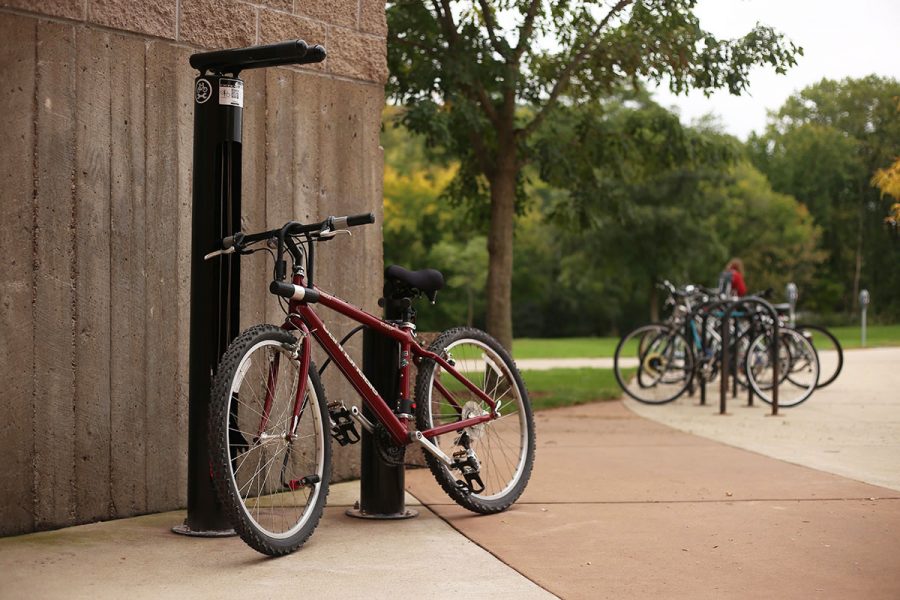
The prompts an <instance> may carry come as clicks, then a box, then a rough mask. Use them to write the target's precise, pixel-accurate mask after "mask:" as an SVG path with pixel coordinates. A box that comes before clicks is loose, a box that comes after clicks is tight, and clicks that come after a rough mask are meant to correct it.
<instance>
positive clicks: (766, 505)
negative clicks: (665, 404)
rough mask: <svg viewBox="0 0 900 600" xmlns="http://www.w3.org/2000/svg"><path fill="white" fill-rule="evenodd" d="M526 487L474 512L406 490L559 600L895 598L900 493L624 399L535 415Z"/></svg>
mask: <svg viewBox="0 0 900 600" xmlns="http://www.w3.org/2000/svg"><path fill="white" fill-rule="evenodd" d="M536 419H537V425H536V429H537V435H538V438H537V440H538V442H537V443H538V446H537V455H536V461H535V468H534V473H533V475H532V478H531V482H530V483H529V485H528V488H527V490H526V491H525V493H524V495H523V496H522V498H521V499H520V501H519V502H518V503H517V504H516V505H514V506H513V507H512V508H511V509H510V510H509V511H507V512H505V513H501V514H498V515H493V516H489V517H482V516H477V515H474V514H472V513H470V512H468V511H466V510H465V509H462V508H460V507H458V506H457V505H456V504H453V503H452V502H450V501H449V500H448V499H447V497H446V496H445V495H444V494H443V493H442V491H441V490H440V488H439V487H438V486H437V484H436V483H435V482H434V479H433V477H432V476H431V473H430V472H428V471H427V470H418V471H412V472H409V473H407V478H406V482H407V489H408V491H410V492H411V493H412V494H414V495H415V496H416V498H418V499H419V500H420V501H421V502H422V503H423V504H424V505H426V506H428V507H429V508H430V509H431V510H433V511H435V512H436V513H437V514H439V515H440V516H441V517H443V518H444V519H445V520H447V521H448V522H449V523H450V524H451V525H452V526H453V527H455V528H456V529H457V530H458V531H460V532H461V533H463V534H464V535H465V536H466V537H468V538H469V539H471V540H473V541H474V542H476V543H477V544H479V545H480V546H482V547H483V548H485V549H487V550H488V551H490V552H491V553H492V554H494V555H495V556H497V557H498V558H500V559H501V560H502V561H503V562H505V563H506V564H508V565H510V566H511V567H513V568H514V569H516V570H517V571H519V572H520V573H522V574H523V575H525V576H526V577H528V578H529V579H531V580H532V581H534V582H536V583H538V584H539V585H541V586H542V587H544V588H545V589H547V590H549V591H550V592H552V593H554V594H556V595H558V596H560V597H562V598H584V599H595V598H691V599H696V598H748V599H749V598H797V599H805V598H841V599H842V598H872V599H874V598H884V599H896V598H898V597H900V495H898V494H897V493H896V492H894V491H892V490H888V489H885V488H881V487H876V486H872V485H868V484H864V483H860V482H857V481H852V480H849V479H844V478H843V477H839V476H837V475H832V474H829V473H823V472H821V471H816V470H813V469H809V468H806V467H801V466H798V465H793V464H789V463H785V462H782V461H779V460H776V459H773V458H768V457H765V456H762V455H759V454H755V453H752V452H748V451H746V450H740V449H737V448H733V447H730V446H726V445H723V444H720V443H718V442H713V441H710V440H707V439H703V438H699V437H696V436H693V435H689V434H686V433H683V432H680V431H677V430H675V429H671V428H669V427H666V426H664V425H660V424H658V423H654V422H652V421H649V420H646V419H644V418H641V417H639V416H637V415H635V414H634V413H632V412H630V411H628V410H627V409H626V408H625V407H624V406H623V405H622V404H621V403H620V402H608V403H595V404H590V405H585V406H577V407H571V408H564V409H558V410H550V411H542V412H539V413H537V415H536Z"/></svg>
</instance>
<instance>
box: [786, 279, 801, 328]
mask: <svg viewBox="0 0 900 600" xmlns="http://www.w3.org/2000/svg"><path fill="white" fill-rule="evenodd" d="M785 292H786V293H787V299H788V304H789V305H790V312H789V313H788V318H789V321H788V323H789V324H790V326H791V327H793V326H794V325H796V321H797V318H796V310H797V300H798V299H799V298H800V290H799V289H797V284H796V283H794V282H793V281H792V282H790V283H789V284H787V287H785Z"/></svg>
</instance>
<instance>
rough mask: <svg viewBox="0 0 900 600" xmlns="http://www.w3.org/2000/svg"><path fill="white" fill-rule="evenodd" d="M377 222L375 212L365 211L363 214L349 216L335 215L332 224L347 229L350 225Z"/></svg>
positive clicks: (336, 227)
mask: <svg viewBox="0 0 900 600" xmlns="http://www.w3.org/2000/svg"><path fill="white" fill-rule="evenodd" d="M374 222H375V213H363V214H361V215H350V216H348V217H333V218H332V219H331V226H332V227H333V228H334V229H347V228H348V227H356V226H357V225H368V224H369V223H374Z"/></svg>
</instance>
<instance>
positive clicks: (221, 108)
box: [174, 74, 244, 536]
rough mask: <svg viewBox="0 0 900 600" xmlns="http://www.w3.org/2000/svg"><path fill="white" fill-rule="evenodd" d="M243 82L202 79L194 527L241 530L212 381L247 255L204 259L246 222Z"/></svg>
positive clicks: (192, 412) (193, 363)
mask: <svg viewBox="0 0 900 600" xmlns="http://www.w3.org/2000/svg"><path fill="white" fill-rule="evenodd" d="M243 85H244V84H243V82H242V81H241V80H240V79H239V78H237V77H224V76H221V75H206V74H201V75H200V76H198V77H197V79H196V80H195V82H194V171H193V175H194V181H193V207H192V212H191V214H192V219H193V220H192V227H191V328H190V370H189V377H190V385H189V394H190V398H189V410H188V435H189V437H188V489H187V496H188V498H187V499H188V507H187V519H185V521H184V524H183V525H181V526H179V527H175V528H174V531H176V532H177V533H183V534H186V535H197V536H221V535H233V534H234V531H233V530H232V529H231V525H230V524H229V523H228V520H227V519H226V518H225V515H224V514H223V513H222V510H221V507H220V506H219V503H218V500H217V499H216V495H215V490H214V489H213V484H212V480H211V478H210V472H209V465H210V459H209V448H208V445H207V441H206V440H207V435H206V430H207V420H208V416H209V402H210V385H211V382H212V377H213V374H214V372H215V369H216V365H217V364H218V362H219V359H220V358H221V356H222V354H223V353H224V352H225V348H226V347H227V346H228V344H229V343H230V342H231V341H232V340H233V339H234V338H235V337H236V336H237V334H238V330H239V327H240V305H239V303H240V262H239V261H238V259H237V258H235V257H232V256H223V257H220V258H217V259H215V260H211V261H204V260H203V256H204V255H205V254H207V253H208V252H211V251H213V250H215V249H216V248H218V247H219V246H220V244H221V240H222V238H224V237H225V236H228V235H231V234H232V233H234V232H235V231H237V230H239V229H240V218H241V125H242V117H243Z"/></svg>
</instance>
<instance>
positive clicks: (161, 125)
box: [0, 0, 385, 535]
mask: <svg viewBox="0 0 900 600" xmlns="http://www.w3.org/2000/svg"><path fill="white" fill-rule="evenodd" d="M364 3H365V4H372V3H371V2H364ZM70 4H71V6H70ZM140 4H148V5H159V6H161V5H163V4H165V5H166V6H168V4H167V3H166V2H165V1H163V0H159V1H157V2H149V3H142V2H135V1H132V0H127V1H126V0H117V1H113V0H110V1H99V0H96V1H95V0H90V1H89V2H86V3H85V2H83V1H79V2H78V3H67V2H66V1H65V0H58V1H52V2H46V3H37V4H35V3H31V2H21V1H19V0H0V39H2V40H3V43H2V44H0V65H2V69H3V93H2V94H0V120H2V123H0V125H2V126H0V131H2V133H0V135H2V140H0V141H2V143H0V177H2V181H3V193H2V214H3V218H4V222H3V224H4V233H3V235H0V286H2V287H0V291H2V311H0V359H2V366H3V369H2V371H0V389H2V390H3V395H2V397H0V454H2V456H3V457H4V458H3V460H2V461H0V535H9V534H13V533H20V532H26V531H32V530H39V529H47V528H52V527H59V526H64V525H71V524H75V523H83V522H88V521H93V520H98V519H109V518H117V517H124V516H130V515H136V514H142V513H147V512H154V511H162V510H171V509H174V508H179V507H182V506H184V505H185V503H186V490H187V483H186V471H187V465H186V462H187V441H188V440H187V414H188V397H187V396H188V381H187V376H188V368H187V366H188V365H187V361H188V331H189V327H188V325H189V323H188V319H189V300H190V286H189V278H190V239H191V238H190V236H191V162H192V139H193V80H194V76H195V75H196V73H194V72H193V71H192V69H191V68H190V67H189V65H188V57H189V56H190V55H191V54H192V53H193V52H196V51H198V50H199V49H200V47H201V46H204V45H206V46H217V45H230V43H231V42H234V41H235V40H238V41H240V36H239V34H238V33H235V32H236V31H237V32H239V31H241V29H240V27H238V26H237V25H235V27H236V28H234V29H229V28H227V27H222V28H219V29H216V30H214V29H202V28H201V27H199V25H198V24H197V23H195V25H197V29H196V31H197V32H201V31H202V32H205V34H206V35H207V36H208V37H203V36H202V35H200V33H196V32H195V34H191V35H188V34H189V33H190V32H191V31H192V30H190V27H191V26H192V22H193V21H192V19H200V21H199V22H200V23H202V22H206V21H204V19H205V18H206V17H204V15H205V14H207V13H209V12H210V11H213V12H215V11H217V10H219V9H222V10H232V9H234V10H241V11H250V13H252V15H251V16H252V19H253V38H252V39H250V40H249V43H255V42H257V41H274V40H275V39H290V38H294V37H301V36H302V33H303V31H304V29H308V30H310V31H314V32H315V31H318V32H319V35H320V36H321V37H320V39H310V41H311V42H321V43H325V44H327V42H328V39H327V38H328V36H329V35H331V34H333V33H334V31H333V30H334V28H335V27H338V28H343V29H347V31H346V32H344V33H343V35H345V37H346V36H351V37H352V36H357V37H359V39H360V40H362V41H360V42H359V44H358V45H364V44H363V42H365V43H366V44H368V46H367V50H368V54H369V55H368V56H366V57H360V58H359V60H357V63H359V64H362V65H368V66H367V67H365V68H362V67H359V68H357V70H355V71H352V70H349V69H345V68H344V67H342V66H341V65H340V63H339V61H332V63H330V64H327V65H323V66H319V67H316V68H297V69H267V70H260V71H248V72H246V73H245V74H244V80H245V90H246V99H245V110H244V119H245V126H244V140H243V154H244V169H243V171H244V172H243V180H242V195H243V221H242V228H243V229H244V230H245V231H254V230H259V229H263V228H272V227H276V226H278V225H281V224H282V223H283V222H284V221H286V220H289V219H296V220H301V221H302V220H312V219H319V218H323V217H325V216H328V215H342V214H348V213H360V212H368V211H374V212H376V215H377V218H378V223H379V225H374V226H369V227H365V228H359V229H358V230H355V231H354V235H353V237H351V238H347V237H340V238H338V239H336V240H334V241H332V242H329V243H328V244H323V245H321V247H320V252H319V259H320V260H319V264H318V283H319V285H321V286H322V287H323V288H325V289H328V290H331V291H333V292H335V293H337V294H338V295H339V296H341V297H343V298H345V299H347V300H349V301H351V302H354V303H357V304H359V305H361V306H363V307H364V308H366V309H369V310H371V311H377V310H378V308H377V305H376V302H377V298H378V296H379V295H380V291H381V269H382V251H381V228H380V220H381V209H380V207H381V174H382V155H381V149H380V148H379V141H378V133H379V127H380V113H381V108H382V106H383V102H384V93H383V82H384V77H385V70H384V65H383V64H382V63H383V60H382V63H379V62H378V60H377V57H379V56H380V57H381V58H382V59H383V56H384V35H385V31H383V30H381V28H380V25H378V18H377V15H376V13H377V12H378V11H377V10H375V9H374V8H372V7H369V8H368V9H367V11H366V15H368V16H367V17H366V19H368V20H366V19H363V16H362V14H363V13H362V12H361V11H360V10H359V6H358V2H357V1H356V0H354V2H353V6H352V7H351V6H350V5H349V4H347V6H343V5H342V6H341V7H336V8H334V9H333V11H332V12H331V13H325V14H321V15H317V16H315V17H310V16H303V15H295V14H292V13H291V14H289V13H287V12H286V13H278V14H277V15H274V16H271V15H268V13H266V11H267V10H269V9H266V8H264V7H260V6H256V5H250V4H247V5H244V4H241V3H235V2H232V1H226V0H214V1H213V0H210V1H206V2H199V1H197V2H191V1H188V0H177V1H176V0H172V1H171V4H172V6H173V7H176V5H177V8H178V10H180V11H183V12H181V15H182V18H181V20H180V21H179V24H178V27H180V28H181V29H178V28H176V27H175V25H176V24H175V23H174V22H173V23H172V27H173V28H172V29H171V30H169V29H168V25H167V24H166V23H168V21H166V19H167V18H168V17H166V15H168V14H169V13H168V12H167V11H168V9H166V10H162V11H155V12H154V11H153V10H151V12H152V13H153V15H154V16H153V18H152V19H150V20H149V21H147V22H146V23H144V24H141V23H140V22H138V21H136V19H139V17H140V15H141V14H144V12H142V11H143V10H144V9H140V10H138V9H137V8H139V7H138V5H140ZM287 4H290V3H287ZM374 4H378V3H377V2H376V3H374ZM238 5H240V6H238ZM336 6H337V5H336ZM380 6H381V9H380V10H381V17H380V19H381V21H383V19H384V15H383V3H382V4H381V5H380ZM151 8H152V7H151ZM277 8H278V7H275V8H274V9H272V10H273V11H275V12H277V10H276V9H277ZM282 8H287V5H285V7H282ZM338 8H340V10H346V11H350V12H352V13H353V16H352V19H350V18H349V17H347V16H346V15H343V14H342V13H341V14H338V12H339V11H338ZM128 9H134V10H132V11H131V12H129V10H128ZM351 9H352V10H351ZM154 10H155V9H154ZM192 11H193V12H192ZM204 11H205V12H204ZM336 11H337V12H336ZM34 12H40V13H43V14H40V15H38V14H32V13H34ZM176 12H177V11H176V10H175V9H174V8H173V10H172V14H173V15H174V14H176ZM329 14H330V15H331V17H329ZM161 15H162V16H161ZM198 15H199V16H198ZM157 17H159V19H158V18H157ZM162 17H165V18H162ZM332 17H333V19H334V20H335V22H336V23H337V24H336V25H332V24H331V23H330V22H329V21H328V19H329V18H332ZM160 19H161V20H160ZM259 19H263V20H265V22H266V23H270V21H271V22H272V23H271V24H268V25H266V29H265V30H264V31H263V32H260V31H258V29H259V28H257V27H256V21H257V20H259ZM373 23H374V24H373ZM144 26H146V27H148V28H149V29H147V30H146V31H145V30H144V29H142V27H144ZM159 27H162V29H159ZM119 29H122V30H127V31H118V30H119ZM263 34H265V35H268V36H270V37H269V39H264V37H263ZM192 35H193V37H192ZM373 57H375V58H373ZM329 60H331V59H329ZM344 60H351V61H352V58H347V57H344ZM373 61H374V62H373ZM327 62H328V61H326V63H327ZM342 69H343V70H342ZM271 267H272V265H271V259H267V255H266V254H264V253H261V254H257V255H254V256H251V257H247V258H245V259H243V264H242V310H241V324H242V327H246V326H248V325H250V324H254V323H258V322H262V321H270V322H280V320H281V317H282V313H281V311H280V309H279V308H278V304H277V302H276V301H275V300H274V299H273V298H271V297H270V295H269V293H268V291H267V284H268V280H269V278H270V273H271ZM335 325H336V326H335V329H334V334H335V335H336V336H339V335H341V334H342V333H343V331H344V330H345V329H346V328H347V327H348V324H347V323H346V322H342V321H340V320H338V321H336V322H335ZM350 348H351V355H354V354H355V356H357V357H358V356H359V344H358V342H356V343H354V344H351V346H350ZM326 386H327V389H328V391H329V393H330V397H332V398H335V399H339V398H342V397H347V396H349V395H351V394H353V392H352V390H351V389H350V388H349V386H346V385H343V383H342V382H341V381H338V380H337V379H335V378H334V377H333V374H330V375H329V376H328V377H326ZM357 455H358V452H354V451H353V449H351V450H343V449H342V450H340V451H338V452H337V453H336V466H335V473H336V477H337V478H342V477H343V478H346V477H348V476H351V475H353V474H354V473H356V469H357V461H358V458H357Z"/></svg>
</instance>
